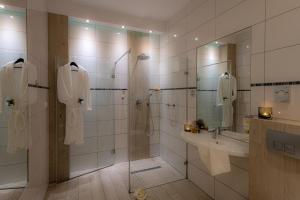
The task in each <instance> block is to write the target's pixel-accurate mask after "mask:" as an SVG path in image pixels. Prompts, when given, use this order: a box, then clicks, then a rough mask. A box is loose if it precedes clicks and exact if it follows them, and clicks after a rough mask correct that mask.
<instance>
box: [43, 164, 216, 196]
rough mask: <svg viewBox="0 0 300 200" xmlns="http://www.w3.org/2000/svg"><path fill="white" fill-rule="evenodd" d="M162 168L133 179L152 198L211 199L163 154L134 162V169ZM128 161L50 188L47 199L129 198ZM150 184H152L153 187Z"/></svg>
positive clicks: (135, 175) (136, 185)
mask: <svg viewBox="0 0 300 200" xmlns="http://www.w3.org/2000/svg"><path fill="white" fill-rule="evenodd" d="M157 165H159V166H161V168H158V169H153V170H149V171H144V172H139V173H135V174H133V176H132V179H131V180H132V183H133V185H135V187H138V188H148V189H147V190H146V191H147V193H148V198H147V199H151V200H156V199H157V200H169V199H170V200H181V199H182V200H183V199H184V200H186V199H189V200H209V199H210V198H209V197H208V196H207V195H206V194H205V193H203V192H202V191H201V190H200V189H198V188H197V187H196V186H195V185H194V184H192V183H191V182H190V181H188V180H184V179H182V178H183V177H182V175H180V174H179V173H178V172H177V171H176V170H174V169H173V168H172V167H171V166H169V165H168V164H167V163H165V162H164V161H163V160H161V159H160V158H155V159H146V160H141V161H136V162H133V163H132V171H136V170H141V169H145V168H152V167H155V166H157ZM127 186H128V163H121V164H117V165H114V166H112V167H108V168H105V169H103V170H100V171H98V172H94V173H92V174H88V175H85V176H81V177H79V178H76V179H73V180H70V181H68V182H65V183H62V184H58V185H56V186H52V187H50V188H49V190H48V192H47V197H46V199H47V200H123V199H124V200H129V199H133V197H132V196H131V195H130V194H128V187H127ZM150 187H151V188H150Z"/></svg>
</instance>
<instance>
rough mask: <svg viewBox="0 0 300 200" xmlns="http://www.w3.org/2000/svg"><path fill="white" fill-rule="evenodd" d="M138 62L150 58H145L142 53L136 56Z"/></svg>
mask: <svg viewBox="0 0 300 200" xmlns="http://www.w3.org/2000/svg"><path fill="white" fill-rule="evenodd" d="M137 58H138V60H148V59H149V58H150V56H147V55H146V54H144V53H142V54H140V55H138V57H137Z"/></svg>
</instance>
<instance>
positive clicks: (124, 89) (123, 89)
mask: <svg viewBox="0 0 300 200" xmlns="http://www.w3.org/2000/svg"><path fill="white" fill-rule="evenodd" d="M91 90H121V91H126V90H128V89H127V88H91Z"/></svg>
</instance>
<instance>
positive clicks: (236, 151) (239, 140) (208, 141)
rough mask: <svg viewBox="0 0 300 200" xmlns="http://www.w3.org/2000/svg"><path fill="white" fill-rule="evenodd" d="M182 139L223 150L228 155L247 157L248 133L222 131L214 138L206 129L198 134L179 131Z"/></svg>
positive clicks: (193, 143) (197, 144)
mask: <svg viewBox="0 0 300 200" xmlns="http://www.w3.org/2000/svg"><path fill="white" fill-rule="evenodd" d="M181 137H182V138H183V140H184V141H185V142H187V143H189V144H192V145H195V146H199V145H201V146H204V147H209V148H212V149H216V150H219V151H224V152H226V153H228V155H230V156H237V157H248V155H249V143H248V141H249V135H248V134H245V133H236V132H232V131H223V132H222V135H218V137H217V138H216V139H214V138H213V137H212V135H211V134H210V133H208V131H205V130H203V131H202V132H201V133H200V134H191V133H187V132H183V133H181Z"/></svg>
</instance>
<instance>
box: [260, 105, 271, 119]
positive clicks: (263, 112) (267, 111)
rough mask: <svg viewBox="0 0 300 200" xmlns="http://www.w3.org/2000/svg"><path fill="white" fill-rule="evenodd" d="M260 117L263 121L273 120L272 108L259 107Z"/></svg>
mask: <svg viewBox="0 0 300 200" xmlns="http://www.w3.org/2000/svg"><path fill="white" fill-rule="evenodd" d="M258 117H259V118H261V119H272V107H258Z"/></svg>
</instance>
